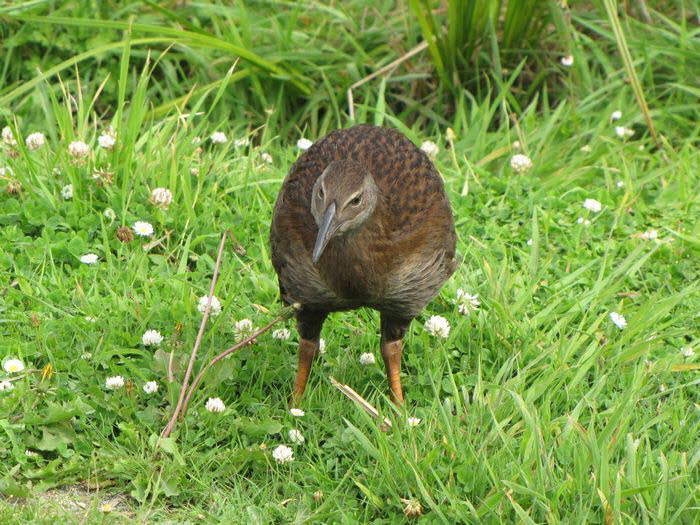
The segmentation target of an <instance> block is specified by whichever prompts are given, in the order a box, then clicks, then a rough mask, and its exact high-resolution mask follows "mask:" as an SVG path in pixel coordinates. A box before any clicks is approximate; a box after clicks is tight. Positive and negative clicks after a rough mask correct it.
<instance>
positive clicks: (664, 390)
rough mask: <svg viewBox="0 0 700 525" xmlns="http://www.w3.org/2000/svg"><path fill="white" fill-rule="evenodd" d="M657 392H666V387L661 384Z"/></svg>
mask: <svg viewBox="0 0 700 525" xmlns="http://www.w3.org/2000/svg"><path fill="white" fill-rule="evenodd" d="M659 392H666V385H664V384H663V383H662V384H660V385H659Z"/></svg>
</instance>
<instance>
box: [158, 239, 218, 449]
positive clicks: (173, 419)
mask: <svg viewBox="0 0 700 525" xmlns="http://www.w3.org/2000/svg"><path fill="white" fill-rule="evenodd" d="M224 244H226V232H224V234H223V235H222V236H221V242H220V243H219V252H218V253H217V255H216V264H215V265H214V275H213V277H212V279H211V285H210V286H209V298H208V299H207V307H206V309H205V310H204V315H203V316H202V322H201V323H200V325H199V332H198V333H197V339H196V340H195V342H194V347H193V348H192V354H191V355H190V362H189V364H188V365H187V372H185V378H184V379H183V380H182V388H180V396H179V397H178V400H177V405H176V406H175V410H174V411H173V415H172V417H171V418H170V421H168V424H167V426H166V427H165V429H163V432H162V434H161V437H168V436H169V435H170V433H171V432H172V431H173V428H175V422H176V421H177V418H178V416H179V415H180V408H181V407H182V403H183V401H184V399H185V394H186V392H187V384H188V383H189V381H190V376H191V375H192V368H193V367H194V361H195V359H196V357H197V351H198V350H199V345H200V344H201V343H202V336H203V335H204V327H205V326H206V325H207V320H208V319H209V312H210V311H211V298H212V297H213V296H214V288H215V287H216V280H217V279H218V278H219V267H220V266H221V256H222V254H223V252H224Z"/></svg>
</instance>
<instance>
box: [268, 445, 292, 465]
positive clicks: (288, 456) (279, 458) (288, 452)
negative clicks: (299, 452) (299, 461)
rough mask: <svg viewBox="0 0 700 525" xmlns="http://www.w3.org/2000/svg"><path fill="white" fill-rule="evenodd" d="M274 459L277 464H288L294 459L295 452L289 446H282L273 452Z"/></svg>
mask: <svg viewBox="0 0 700 525" xmlns="http://www.w3.org/2000/svg"><path fill="white" fill-rule="evenodd" d="M272 457H273V458H275V461H276V462H277V463H282V464H283V463H287V462H289V461H292V460H293V459H294V452H293V451H292V449H291V448H289V447H288V446H287V445H280V446H279V447H277V448H276V449H275V450H273V451H272Z"/></svg>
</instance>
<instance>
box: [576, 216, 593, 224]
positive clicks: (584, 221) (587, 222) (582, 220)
mask: <svg viewBox="0 0 700 525" xmlns="http://www.w3.org/2000/svg"><path fill="white" fill-rule="evenodd" d="M576 222H577V223H579V224H583V225H584V226H590V225H591V221H589V220H588V219H584V218H583V217H579V218H578V219H576Z"/></svg>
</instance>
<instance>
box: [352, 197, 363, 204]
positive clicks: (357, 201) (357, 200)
mask: <svg viewBox="0 0 700 525" xmlns="http://www.w3.org/2000/svg"><path fill="white" fill-rule="evenodd" d="M361 202H362V195H358V196H357V197H355V198H354V199H352V200H351V201H350V206H359V205H360V203H361Z"/></svg>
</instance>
